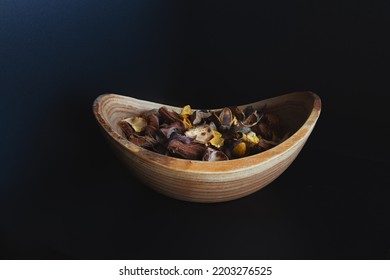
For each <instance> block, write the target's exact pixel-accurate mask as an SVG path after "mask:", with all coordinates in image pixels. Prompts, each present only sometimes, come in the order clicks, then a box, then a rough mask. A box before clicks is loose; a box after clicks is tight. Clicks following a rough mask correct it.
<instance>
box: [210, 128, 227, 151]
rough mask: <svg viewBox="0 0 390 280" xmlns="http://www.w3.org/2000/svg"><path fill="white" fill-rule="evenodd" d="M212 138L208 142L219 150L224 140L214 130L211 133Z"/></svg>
mask: <svg viewBox="0 0 390 280" xmlns="http://www.w3.org/2000/svg"><path fill="white" fill-rule="evenodd" d="M212 133H213V138H212V139H211V140H210V144H211V145H213V146H214V147H217V148H221V147H222V146H223V143H224V141H225V139H223V138H222V134H221V133H220V132H218V131H216V130H213V131H212Z"/></svg>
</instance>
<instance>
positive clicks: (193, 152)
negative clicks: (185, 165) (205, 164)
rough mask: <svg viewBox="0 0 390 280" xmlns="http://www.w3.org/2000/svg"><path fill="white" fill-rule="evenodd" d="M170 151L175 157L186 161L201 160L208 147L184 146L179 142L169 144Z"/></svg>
mask: <svg viewBox="0 0 390 280" xmlns="http://www.w3.org/2000/svg"><path fill="white" fill-rule="evenodd" d="M167 149H168V151H169V152H170V153H171V154H172V155H174V156H180V157H182V158H185V159H192V160H200V159H202V157H203V155H204V152H205V151H206V147H205V146H204V145H201V144H197V143H189V144H184V143H183V142H181V141H179V140H176V139H174V140H172V141H170V142H169V144H168V147H167Z"/></svg>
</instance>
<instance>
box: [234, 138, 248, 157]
mask: <svg viewBox="0 0 390 280" xmlns="http://www.w3.org/2000/svg"><path fill="white" fill-rule="evenodd" d="M245 153H246V144H245V142H241V143H239V144H237V145H236V146H235V147H234V149H233V151H232V155H233V156H234V157H236V158H240V157H243V156H245Z"/></svg>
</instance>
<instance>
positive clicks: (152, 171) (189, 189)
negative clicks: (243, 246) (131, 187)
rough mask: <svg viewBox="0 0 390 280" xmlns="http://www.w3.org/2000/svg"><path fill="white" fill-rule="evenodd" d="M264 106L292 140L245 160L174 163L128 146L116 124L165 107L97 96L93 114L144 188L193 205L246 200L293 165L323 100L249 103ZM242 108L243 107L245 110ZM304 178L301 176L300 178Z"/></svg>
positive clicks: (307, 96)
mask: <svg viewBox="0 0 390 280" xmlns="http://www.w3.org/2000/svg"><path fill="white" fill-rule="evenodd" d="M264 104H267V107H268V108H269V110H271V111H274V112H275V113H277V114H278V115H279V117H280V118H281V123H282V125H283V128H284V130H285V132H287V131H288V132H290V134H291V136H290V137H289V138H288V139H287V140H285V141H284V142H283V143H281V144H279V145H278V146H276V147H274V148H272V149H270V150H267V151H265V152H262V153H260V154H256V155H252V156H249V157H245V158H241V159H234V160H229V161H222V162H202V161H192V160H184V159H178V158H173V157H169V156H165V155H160V154H157V153H155V152H152V151H149V150H146V149H143V148H141V147H138V146H136V145H134V144H132V143H130V142H129V141H127V140H126V139H125V137H124V135H123V134H122V132H121V130H120V128H119V126H118V121H119V120H122V119H123V118H126V117H129V116H134V115H139V114H140V113H141V112H142V111H144V110H149V109H153V108H159V107H160V106H162V105H165V106H167V107H168V108H171V109H173V110H180V108H177V107H174V106H170V105H167V104H159V103H154V102H150V101H144V100H139V99H134V98H131V97H127V96H122V95H117V94H104V95H101V96H99V97H98V98H97V99H96V100H95V102H94V104H93V111H94V114H95V116H96V119H97V121H98V123H99V124H100V126H101V127H102V128H103V131H104V133H105V134H106V136H108V137H107V138H108V139H109V142H110V143H111V145H112V147H113V148H114V151H116V153H117V154H118V156H119V157H120V158H121V159H122V160H123V161H124V162H125V164H127V165H128V166H129V168H130V170H131V171H132V172H133V173H134V174H136V175H137V176H138V177H139V178H140V179H141V180H142V181H143V182H144V183H145V184H147V185H148V186H150V187H151V188H153V189H154V190H156V191H158V192H160V193H163V194H165V195H167V196H169V197H172V198H176V199H180V200H185V201H192V202H222V201H228V200H233V199H237V198H241V197H244V196H246V195H249V194H251V193H253V192H256V191H258V190H260V189H261V188H263V187H265V186H267V185H268V184H269V183H271V182H272V181H273V180H275V179H276V178H277V177H278V176H279V175H281V174H282V173H283V171H285V170H286V169H287V168H288V166H289V165H290V164H291V163H292V162H293V161H294V159H295V158H296V157H297V155H298V154H299V152H300V151H301V149H302V148H303V146H304V144H305V142H306V141H307V139H308V137H309V136H310V134H311V132H312V131H313V129H314V127H315V124H316V121H317V119H318V117H319V115H320V111H321V100H320V98H319V97H318V95H316V94H315V93H312V92H294V93H289V94H285V95H281V96H278V97H274V98H270V99H267V100H262V101H258V102H255V103H252V104H246V105H252V106H254V107H255V108H261V107H262V106H263V105H264ZM246 105H242V106H246ZM302 176H303V174H302Z"/></svg>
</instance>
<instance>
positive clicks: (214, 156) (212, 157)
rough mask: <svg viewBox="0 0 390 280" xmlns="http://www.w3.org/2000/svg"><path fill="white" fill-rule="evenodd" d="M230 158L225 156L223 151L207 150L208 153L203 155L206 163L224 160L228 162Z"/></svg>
mask: <svg viewBox="0 0 390 280" xmlns="http://www.w3.org/2000/svg"><path fill="white" fill-rule="evenodd" d="M228 159H229V158H228V156H227V155H226V154H224V153H223V152H221V151H218V150H215V149H212V148H207V150H206V152H205V153H204V155H203V158H202V160H204V161H222V160H228Z"/></svg>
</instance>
